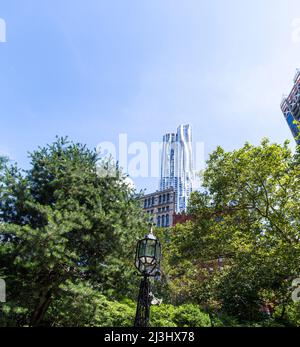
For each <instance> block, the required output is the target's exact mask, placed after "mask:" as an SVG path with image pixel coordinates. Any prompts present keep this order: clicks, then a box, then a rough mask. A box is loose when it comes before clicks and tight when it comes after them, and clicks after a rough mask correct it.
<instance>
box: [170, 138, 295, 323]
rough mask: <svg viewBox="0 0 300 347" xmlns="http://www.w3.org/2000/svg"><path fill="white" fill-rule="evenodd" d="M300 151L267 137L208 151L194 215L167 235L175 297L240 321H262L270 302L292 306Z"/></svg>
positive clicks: (194, 196)
mask: <svg viewBox="0 0 300 347" xmlns="http://www.w3.org/2000/svg"><path fill="white" fill-rule="evenodd" d="M299 157H300V156H299V148H298V149H297V151H296V153H295V154H292V153H291V151H290V149H289V148H288V144H287V143H285V144H284V146H280V145H277V144H270V143H269V142H268V140H263V141H262V143H261V145H260V146H257V147H255V146H252V145H250V144H248V143H247V144H246V145H245V146H244V147H243V148H241V149H239V150H235V151H232V152H225V151H224V150H223V149H222V148H220V147H218V148H217V149H216V151H214V152H213V153H212V154H211V155H210V158H209V160H208V162H207V169H206V170H205V172H204V174H203V189H202V190H201V192H195V193H193V194H192V197H191V199H190V206H189V212H190V213H191V214H192V216H193V221H192V222H189V223H186V224H184V225H180V226H176V227H175V228H173V229H172V230H170V232H168V239H167V240H163V242H165V243H164V254H166V253H167V255H166V258H167V259H164V261H165V262H166V263H167V265H165V264H164V270H165V271H166V273H165V278H167V279H168V280H167V282H168V289H170V290H171V292H172V293H171V295H170V296H171V302H174V303H176V302H177V303H183V302H191V303H196V304H198V305H201V306H202V307H204V308H205V309H206V310H207V311H208V312H211V311H212V312H217V313H220V312H223V313H225V314H227V316H229V317H233V319H236V320H237V321H238V322H240V324H244V323H243V322H249V321H250V322H251V321H252V322H254V321H257V322H261V323H258V324H263V322H264V321H265V319H266V317H265V316H264V315H263V313H262V309H263V307H264V306H265V305H267V304H268V305H269V306H270V307H272V308H273V310H274V309H276V307H281V308H282V310H283V309H284V308H285V307H287V306H288V305H293V303H292V302H291V290H290V286H291V282H292V280H293V279H294V278H297V277H299V273H300V265H299V264H300V262H299V261H300V243H299V230H300V219H299V215H300V214H299V212H300V210H299V208H300V207H299V201H300V189H299V177H300V161H299ZM219 258H222V260H223V262H222V264H221V265H220V264H219V263H218V259H219ZM220 266H222V271H220V270H219V267H220ZM210 269H213V271H212V272H211V271H209V270H210ZM248 324H249V325H250V323H248ZM268 324H273V323H272V321H271V320H268ZM274 324H277V323H275V321H274ZM278 324H281V323H278Z"/></svg>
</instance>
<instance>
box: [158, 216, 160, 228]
mask: <svg viewBox="0 0 300 347" xmlns="http://www.w3.org/2000/svg"><path fill="white" fill-rule="evenodd" d="M157 226H158V227H160V216H158V217H157Z"/></svg>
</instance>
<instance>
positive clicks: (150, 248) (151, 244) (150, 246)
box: [146, 240, 156, 258]
mask: <svg viewBox="0 0 300 347" xmlns="http://www.w3.org/2000/svg"><path fill="white" fill-rule="evenodd" d="M155 244H156V241H155V240H148V242H147V247H146V256H147V257H152V258H154V257H155Z"/></svg>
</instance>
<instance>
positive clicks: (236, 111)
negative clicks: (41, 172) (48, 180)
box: [0, 0, 300, 190]
mask: <svg viewBox="0 0 300 347" xmlns="http://www.w3.org/2000/svg"><path fill="white" fill-rule="evenodd" d="M0 18H3V19H4V20H5V21H6V26H7V42H6V43H0V125H1V136H0V152H1V153H5V154H8V155H9V156H10V157H11V158H12V159H13V160H16V161H17V162H18V163H19V165H20V166H21V167H24V168H26V167H28V165H29V161H28V158H27V151H32V150H33V149H35V148H37V147H38V146H39V145H44V144H46V143H49V142H52V141H53V140H54V138H55V135H61V136H63V135H68V136H69V137H70V138H71V139H73V140H74V141H76V142H77V141H80V142H84V143H87V144H88V145H89V146H90V147H96V146H97V144H98V143H99V142H102V141H111V142H115V143H117V141H118V135H119V134H120V133H127V134H128V140H129V142H132V141H145V142H147V143H150V142H151V141H160V140H161V138H162V135H163V133H164V132H166V131H173V130H175V129H176V127H177V126H178V125H179V124H182V123H190V124H191V125H192V126H193V137H194V141H198V142H203V143H204V146H205V154H206V156H207V155H208V154H209V152H211V151H212V150H213V149H215V147H216V146H217V145H221V146H223V147H224V148H225V149H226V150H231V149H234V148H238V147H240V146H242V145H243V144H244V142H245V141H250V142H252V143H254V144H257V143H259V141H260V139H261V138H262V137H264V136H267V137H269V138H270V139H271V140H272V141H276V142H283V141H284V140H285V139H291V141H293V139H292V137H291V134H290V131H289V129H288V127H287V125H286V123H285V120H284V118H283V116H282V114H281V111H280V107H279V105H280V101H281V97H282V94H283V93H287V92H288V91H289V90H290V88H291V86H292V78H293V76H294V72H295V69H296V68H297V67H300V62H299V56H300V54H299V53H300V42H298V41H295V40H293V39H292V37H293V36H292V35H293V31H295V28H294V27H293V22H294V21H295V19H297V18H300V4H299V1H298V0H226V1H225V0H205V1H204V0H105V1H104V0H51V1H50V0H43V1H38V0H26V1H22V0H10V1H3V0H0ZM293 145H294V143H293V142H292V146H293ZM136 184H137V187H138V188H143V187H147V188H149V189H150V190H151V189H155V188H156V184H157V181H156V180H154V179H150V178H149V179H137V180H136Z"/></svg>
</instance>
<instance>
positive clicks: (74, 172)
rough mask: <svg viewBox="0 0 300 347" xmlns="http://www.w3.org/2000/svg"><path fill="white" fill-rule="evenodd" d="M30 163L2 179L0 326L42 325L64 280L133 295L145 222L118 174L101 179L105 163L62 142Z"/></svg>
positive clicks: (34, 155) (42, 150)
mask: <svg viewBox="0 0 300 347" xmlns="http://www.w3.org/2000/svg"><path fill="white" fill-rule="evenodd" d="M30 158H31V168H30V169H29V170H28V171H26V172H22V171H20V170H19V169H18V168H17V167H15V166H14V167H11V168H10V169H8V170H7V172H6V174H5V176H4V177H2V179H1V186H2V187H3V192H2V193H1V194H2V197H1V202H0V219H1V223H0V235H1V236H0V237H1V240H2V241H1V247H0V264H1V266H0V268H1V270H0V271H1V273H0V275H1V276H2V277H3V278H5V279H6V282H7V291H8V302H7V303H6V304H5V305H3V306H2V313H3V315H2V322H1V323H2V324H3V325H31V326H36V325H41V324H43V321H44V318H45V315H46V313H47V311H48V310H49V307H50V309H51V305H52V304H54V302H55V301H57V300H59V297H60V296H61V295H63V294H64V293H65V290H66V289H64V290H63V289H62V285H63V284H65V283H73V285H74V286H76V283H78V281H84V282H86V283H89V285H90V286H91V287H92V288H93V289H95V290H97V291H98V292H99V293H103V294H105V295H108V296H110V297H115V298H120V297H123V296H129V297H130V296H132V295H133V294H134V293H135V292H134V290H135V288H136V287H137V286H136V284H135V283H134V281H133V279H135V277H136V276H134V268H133V265H132V258H133V254H132V253H133V251H134V248H135V242H136V240H137V239H138V238H139V237H140V236H141V235H143V234H144V233H145V223H144V220H143V216H142V214H141V210H140V208H139V205H138V203H137V201H136V194H135V192H134V191H132V190H131V189H130V188H129V187H128V185H127V184H126V182H125V180H124V178H125V177H124V176H123V175H122V173H121V172H120V170H118V168H116V170H115V175H113V176H112V175H110V174H109V173H108V174H107V175H106V176H104V175H103V172H105V170H109V163H103V162H101V163H99V158H98V156H97V153H96V151H92V150H89V149H87V148H86V146H84V145H81V144H74V143H72V142H69V141H68V140H67V139H64V138H58V139H57V140H56V142H55V143H53V144H52V145H49V146H46V147H44V148H39V149H38V150H37V151H35V152H33V153H32V154H31V155H30ZM99 165H100V166H101V170H100V171H101V173H102V175H99V174H97V172H99V170H98V169H97V167H99ZM129 278H130V280H129ZM130 283H131V284H130ZM72 290H74V288H73V287H72Z"/></svg>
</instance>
